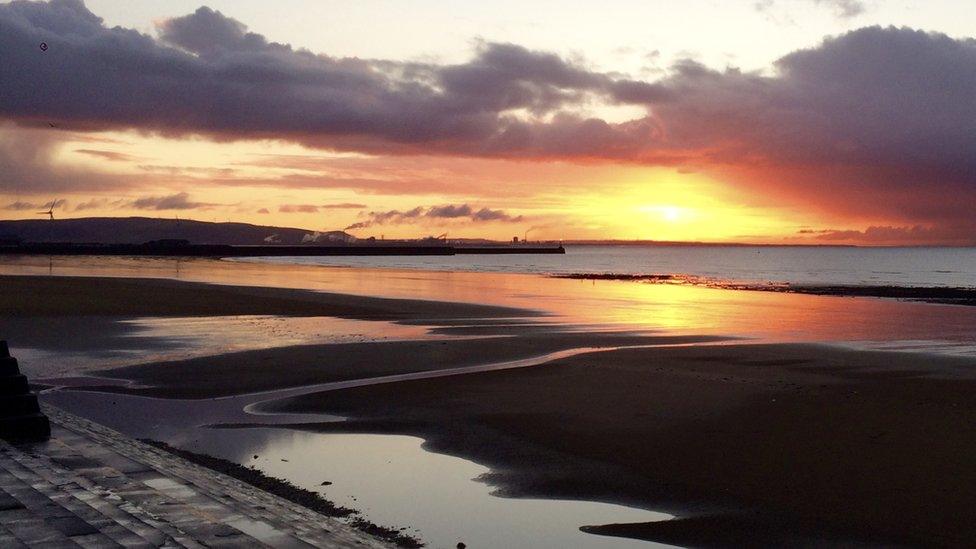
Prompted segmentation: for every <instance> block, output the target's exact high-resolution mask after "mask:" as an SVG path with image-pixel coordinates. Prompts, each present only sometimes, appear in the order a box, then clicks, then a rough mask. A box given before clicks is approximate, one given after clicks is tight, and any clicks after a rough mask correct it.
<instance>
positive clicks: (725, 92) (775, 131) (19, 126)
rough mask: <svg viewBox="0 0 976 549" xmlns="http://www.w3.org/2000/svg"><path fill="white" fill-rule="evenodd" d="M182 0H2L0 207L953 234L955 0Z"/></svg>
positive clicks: (468, 223)
mask: <svg viewBox="0 0 976 549" xmlns="http://www.w3.org/2000/svg"><path fill="white" fill-rule="evenodd" d="M200 2H201V0H196V1H190V0H178V1H168V2H158V1H144V0H88V1H87V2H85V3H83V2H81V0H53V1H51V2H21V1H15V2H3V3H0V218H5V219H18V218H26V219H38V218H41V216H40V215H39V214H38V212H39V211H41V210H45V209H47V207H48V206H49V205H50V202H51V201H52V200H54V199H58V201H59V202H58V205H57V207H56V210H55V215H56V217H59V218H67V217H88V216H130V215H141V216H153V217H169V218H173V217H176V216H179V217H180V218H184V219H185V218H193V219H199V220H205V221H213V220H216V221H228V220H230V221H244V222H249V223H258V224H266V225H283V226H292V227H304V228H308V229H311V230H334V229H347V230H348V231H349V232H351V233H352V234H355V235H357V236H360V237H366V236H370V235H375V236H377V237H378V236H380V235H385V236H386V237H388V238H389V237H422V236H426V235H436V234H440V233H445V232H446V233H448V234H449V235H451V236H457V237H478V236H487V237H492V238H499V239H509V238H511V237H512V236H516V235H517V236H519V237H520V238H521V237H522V236H524V235H525V234H526V233H527V232H528V233H529V236H530V238H532V239H604V238H620V239H653V240H697V241H716V242H726V241H729V242H763V243H822V244H830V243H838V244H850V243H856V244H883V245H891V244H976V216H974V215H973V211H972V210H973V207H974V205H976V41H974V40H973V38H971V37H974V36H976V18H974V17H973V16H972V5H971V3H969V2H959V1H949V0H928V1H924V2H923V1H921V0H919V1H907V0H906V1H896V0H893V1H885V0H863V1H859V0H747V1H742V2H720V1H717V0H713V1H704V0H701V1H699V0H689V1H686V2H668V1H655V0H604V1H602V2H591V1H583V0H561V1H559V2H556V1H548V0H546V1H532V0H528V1H521V2H514V1H508V0H502V1H493V2H475V1H468V0H456V1H453V2H446V1H434V0H410V1H407V0H403V1H396V0H358V1H356V2H348V1H324V0H277V1H275V2H267V1H261V0H233V1H231V0H216V1H214V0H210V1H207V3H206V4H205V5H203V4H201V3H200ZM42 43H43V44H44V47H43V48H42Z"/></svg>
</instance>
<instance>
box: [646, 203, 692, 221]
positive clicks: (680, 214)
mask: <svg viewBox="0 0 976 549" xmlns="http://www.w3.org/2000/svg"><path fill="white" fill-rule="evenodd" d="M640 210H641V211H642V212H646V213H649V214H651V215H653V216H654V217H657V218H658V219H660V220H661V221H667V222H668V223H677V222H679V221H681V220H683V219H684V218H686V217H687V213H688V212H687V211H686V209H685V208H682V207H679V206H670V205H654V206H642V207H641V208H640Z"/></svg>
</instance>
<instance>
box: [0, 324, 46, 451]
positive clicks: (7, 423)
mask: <svg viewBox="0 0 976 549" xmlns="http://www.w3.org/2000/svg"><path fill="white" fill-rule="evenodd" d="M50 436H51V425H50V424H49V423H48V420H47V417H45V416H44V414H42V413H41V409H40V407H39V406H38V404H37V395H35V394H33V393H31V392H30V385H29V384H28V383H27V378H26V377H25V376H24V375H23V374H21V373H20V368H19V367H18V366H17V359H16V358H14V357H12V356H10V349H9V348H8V347H7V342H6V341H0V438H2V439H5V440H9V441H39V440H47V439H48V438H49V437H50Z"/></svg>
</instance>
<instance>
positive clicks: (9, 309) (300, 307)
mask: <svg viewBox="0 0 976 549" xmlns="http://www.w3.org/2000/svg"><path fill="white" fill-rule="evenodd" d="M0 288H2V291H0V317H14V318H17V317H61V316H102V317H105V316H118V317H137V316H228V315H285V316H335V317H340V318H354V319H359V320H400V319H424V320H431V319H461V318H499V317H533V316H539V315H540V313H539V312H536V311H529V310H525V309H516V308H512V307H496V306H491V305H477V304H470V303H445V302H438V301H424V300H418V299H387V298H378V297H362V296H351V295H345V294H336V293H328V292H319V291H308V290H294V289H284V288H262V287H256V286H230V285H215V284H205V283H199V282H182V281H175V280H168V279H150V278H99V277H62V276H0Z"/></svg>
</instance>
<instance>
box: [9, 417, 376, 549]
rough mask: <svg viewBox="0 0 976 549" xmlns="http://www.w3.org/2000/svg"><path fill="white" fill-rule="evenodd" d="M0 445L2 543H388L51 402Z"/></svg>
mask: <svg viewBox="0 0 976 549" xmlns="http://www.w3.org/2000/svg"><path fill="white" fill-rule="evenodd" d="M43 411H44V413H46V414H47V415H48V417H49V418H50V420H51V430H52V436H51V439H50V440H49V441H47V442H43V443H31V444H19V445H16V446H14V445H11V444H8V443H6V442H3V441H0V547H4V548H20V547H32V548H33V547H37V548H61V547H91V548H108V547H174V548H175V547H261V546H271V547H289V548H290V547H309V546H312V547H340V548H342V547H357V548H364V547H365V548H380V547H389V546H388V545H386V544H385V543H383V542H381V541H378V540H376V539H374V538H371V537H369V536H367V535H366V534H364V533H361V532H359V531H357V530H354V529H352V528H351V527H349V526H347V525H345V524H342V523H340V522H338V521H336V520H334V519H331V518H328V517H324V516H322V515H320V514H318V513H315V512H313V511H310V510H308V509H306V508H304V507H301V506H299V505H296V504H293V503H291V502H289V501H286V500H284V499H281V498H279V497H277V496H274V495H272V494H269V493H267V492H264V491H261V490H259V489H257V488H254V487H253V486H250V485H248V484H245V483H243V482H240V481H238V480H236V479H233V478H230V477H228V476H226V475H222V474H220V473H217V472H215V471H212V470H210V469H207V468H204V467H200V466H198V465H195V464H192V463H189V462H187V461H185V460H183V459H181V458H179V457H176V456H174V455H172V454H169V453H167V452H165V451H163V450H159V449H156V448H154V447H151V446H148V445H146V444H142V443H140V442H138V441H135V440H132V439H130V438H128V437H125V436H124V435H122V434H120V433H118V432H115V431H113V430H111V429H108V428H106V427H103V426H101V425H98V424H95V423H92V422H90V421H87V420H85V419H82V418H80V417H77V416H74V415H71V414H68V413H66V412H63V411H61V410H59V409H57V408H53V407H51V406H44V410H43Z"/></svg>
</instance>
